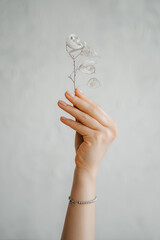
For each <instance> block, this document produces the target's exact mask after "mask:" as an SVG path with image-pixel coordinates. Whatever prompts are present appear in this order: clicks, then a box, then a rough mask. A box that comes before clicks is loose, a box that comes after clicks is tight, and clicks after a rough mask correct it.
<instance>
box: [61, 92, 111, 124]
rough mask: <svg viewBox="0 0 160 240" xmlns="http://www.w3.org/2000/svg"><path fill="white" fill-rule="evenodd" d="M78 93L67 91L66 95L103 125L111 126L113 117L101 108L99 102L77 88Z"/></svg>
mask: <svg viewBox="0 0 160 240" xmlns="http://www.w3.org/2000/svg"><path fill="white" fill-rule="evenodd" d="M75 93H76V94H77V96H76V95H73V94H72V93H70V92H68V91H66V92H65V97H66V98H67V99H68V100H69V101H70V102H71V103H72V104H73V105H74V106H76V107H78V108H79V110H81V111H82V112H84V113H86V114H88V115H89V116H91V117H92V118H94V119H95V120H97V121H98V122H99V123H100V124H102V125H103V126H106V127H107V126H110V125H111V122H112V119H111V118H110V117H109V116H108V115H107V114H106V113H105V112H104V111H103V109H101V108H100V106H99V105H98V104H96V103H95V102H93V101H92V100H91V99H90V98H88V97H87V96H85V95H84V94H83V93H80V92H79V91H78V90H77V89H76V91H75Z"/></svg>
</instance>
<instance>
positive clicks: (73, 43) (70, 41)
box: [66, 34, 83, 50]
mask: <svg viewBox="0 0 160 240" xmlns="http://www.w3.org/2000/svg"><path fill="white" fill-rule="evenodd" d="M66 45H67V47H69V48H71V49H74V50H80V49H82V48H83V43H82V41H81V40H80V38H79V37H78V36H76V35H75V34H71V35H70V36H69V37H68V38H67V40H66Z"/></svg>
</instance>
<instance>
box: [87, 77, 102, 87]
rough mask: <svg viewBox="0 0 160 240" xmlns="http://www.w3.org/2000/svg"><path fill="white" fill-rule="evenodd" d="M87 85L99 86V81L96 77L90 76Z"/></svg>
mask: <svg viewBox="0 0 160 240" xmlns="http://www.w3.org/2000/svg"><path fill="white" fill-rule="evenodd" d="M87 85H88V86H89V87H90V88H98V87H100V82H99V80H98V79H97V78H91V79H89V81H88V83H87Z"/></svg>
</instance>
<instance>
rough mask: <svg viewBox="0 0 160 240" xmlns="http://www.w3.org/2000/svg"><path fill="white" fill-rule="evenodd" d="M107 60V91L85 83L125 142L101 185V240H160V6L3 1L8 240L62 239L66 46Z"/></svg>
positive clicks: (3, 172)
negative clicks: (73, 38)
mask: <svg viewBox="0 0 160 240" xmlns="http://www.w3.org/2000/svg"><path fill="white" fill-rule="evenodd" d="M71 33H75V34H77V35H78V36H79V37H80V38H81V39H82V40H85V41H86V42H87V43H88V44H89V45H90V46H91V47H92V48H94V49H95V50H96V51H97V52H98V53H99V55H100V56H101V58H99V62H98V64H97V75H96V76H97V78H98V79H99V80H100V82H101V87H100V88H97V89H91V88H89V87H88V86H84V83H85V81H86V80H85V81H84V79H85V78H84V77H83V76H84V75H83V74H82V75H80V76H79V79H78V81H79V82H78V84H83V86H82V87H80V88H81V89H82V90H83V91H84V93H85V94H86V95H87V96H89V97H90V98H91V99H92V100H94V101H95V102H97V103H98V104H99V105H100V106H101V107H102V108H103V109H104V110H105V111H106V112H107V113H108V114H109V115H110V116H111V117H112V118H113V119H114V120H116V122H117V125H118V129H119V135H118V137H117V139H116V140H115V142H114V143H113V144H112V146H111V147H110V149H109V151H108V153H107V154H106V156H105V158H104V159H103V162H102V164H101V167H100V169H99V176H98V180H97V196H98V201H97V202H96V239H97V240H143V239H144V240H158V239H160V227H159V224H160V126H159V124H160V113H159V109H160V1H158V0H157V1H156V0H150V1H149V0H128V1H127V0H121V1H120V0H119V1H118V0H117V1H116V0H103V1H102V0H85V1H84V0H81V1H74V0H71V1H49V0H39V1H38V0H19V1H18V0H10V1H9V0H1V1H0V240H31V239H32V240H33V239H37V240H39V239H45V240H51V239H54V240H56V239H60V236H61V232H62V228H63V223H64V217H65V214H66V209H67V204H68V196H69V194H70V189H71V184H72V177H73V170H74V166H75V164H74V157H75V150H74V134H75V133H74V131H73V130H72V129H70V128H69V127H67V126H65V125H63V124H62V123H61V122H60V120H59V118H60V116H62V115H63V116H68V117H69V115H68V114H67V113H64V112H63V111H62V110H61V109H60V108H59V107H58V106H57V101H58V100H59V99H62V100H65V97H64V92H65V91H66V90H67V89H69V90H71V91H72V92H73V84H72V82H71V80H70V79H68V78H67V75H68V74H69V73H70V72H71V70H72V63H71V59H70V58H69V56H68V55H67V53H66V51H65V40H66V38H67V36H68V35H70V34H71Z"/></svg>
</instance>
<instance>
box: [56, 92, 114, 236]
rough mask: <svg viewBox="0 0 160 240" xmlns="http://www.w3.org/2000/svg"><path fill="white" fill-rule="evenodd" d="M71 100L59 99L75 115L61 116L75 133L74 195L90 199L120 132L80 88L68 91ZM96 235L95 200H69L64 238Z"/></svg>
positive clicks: (62, 107)
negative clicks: (71, 91)
mask: <svg viewBox="0 0 160 240" xmlns="http://www.w3.org/2000/svg"><path fill="white" fill-rule="evenodd" d="M65 97H66V98H67V99H68V100H69V101H70V103H71V104H73V105H70V104H67V103H66V102H64V101H62V100H59V101H58V103H57V104H58V106H59V107H60V108H61V109H62V110H64V111H65V112H67V113H69V114H70V115H71V116H73V117H74V118H75V120H73V119H69V118H64V117H61V118H60V120H61V122H62V123H63V124H65V125H67V126H69V127H70V128H72V129H73V130H75V131H76V133H75V151H76V156H75V164H76V167H75V170H74V177H73V184H72V189H71V193H70V196H71V198H72V199H73V200H74V201H88V200H92V199H94V198H95V196H96V179H97V174H98V168H99V165H100V163H101V161H102V159H103V157H104V155H105V154H106V152H107V150H108V148H109V146H110V145H111V144H112V142H113V141H114V140H115V138H116V137H117V135H118V129H117V124H116V122H115V121H114V120H113V119H111V117H110V116H109V115H108V114H107V113H106V112H105V111H104V110H103V109H102V108H101V107H100V106H99V105H98V104H97V103H95V102H94V101H92V100H91V99H90V98H89V97H87V96H86V95H85V94H84V93H82V92H81V91H80V90H79V89H78V88H76V90H75V95H74V94H72V93H70V92H68V91H66V92H65ZM94 239H95V203H91V204H83V205H80V204H75V205H73V204H70V203H69V204H68V209H67V213H66V217H65V222H64V227H63V231H62V236H61V240H94Z"/></svg>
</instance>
